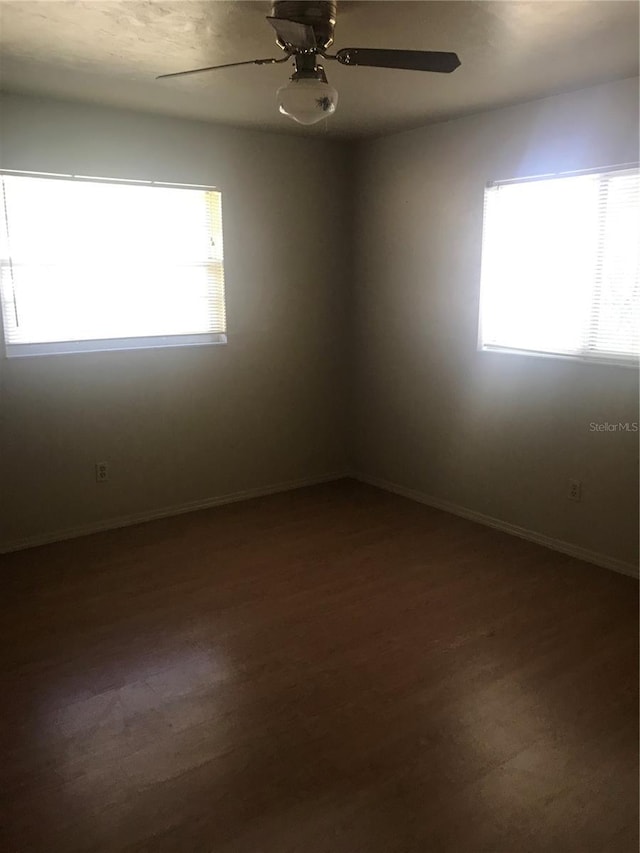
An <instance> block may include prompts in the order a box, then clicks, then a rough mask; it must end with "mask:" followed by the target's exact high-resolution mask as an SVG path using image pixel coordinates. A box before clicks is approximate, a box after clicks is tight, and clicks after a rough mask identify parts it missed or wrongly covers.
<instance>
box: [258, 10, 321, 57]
mask: <svg viewBox="0 0 640 853" xmlns="http://www.w3.org/2000/svg"><path fill="white" fill-rule="evenodd" d="M267 21H269V23H270V24H271V26H272V27H273V29H274V30H275V31H276V35H277V36H278V41H279V42H280V43H281V44H283V45H284V46H285V47H293V48H295V49H296V50H315V49H316V47H317V46H318V45H317V43H316V34H315V33H314V31H313V27H312V26H310V25H309V24H301V23H300V22H299V21H289V20H287V19H286V18H274V17H271V16H269V15H268V16H267Z"/></svg>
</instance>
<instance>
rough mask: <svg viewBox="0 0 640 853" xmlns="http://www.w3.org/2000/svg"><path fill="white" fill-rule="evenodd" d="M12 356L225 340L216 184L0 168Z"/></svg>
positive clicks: (2, 276) (1, 287) (0, 249)
mask: <svg viewBox="0 0 640 853" xmlns="http://www.w3.org/2000/svg"><path fill="white" fill-rule="evenodd" d="M2 195H3V199H2V201H3V205H2V213H1V214H0V222H1V223H2V232H1V234H0V240H1V243H0V291H1V296H2V316H3V323H4V333H5V344H6V351H7V355H9V356H12V355H35V354H46V353H55V352H82V351H91V350H104V349H138V348H143V347H158V346H181V345H189V344H202V343H221V342H224V341H225V340H226V338H225V332H226V324H225V304H224V268H223V252H222V209H221V197H220V193H219V192H218V191H216V190H213V189H203V188H194V187H182V186H171V185H162V184H155V183H154V184H152V183H145V182H139V183H127V182H118V181H107V180H100V179H91V178H87V179H85V178H82V179H76V178H71V177H70V176H61V177H58V176H41V175H24V174H8V173H5V174H3V175H2Z"/></svg>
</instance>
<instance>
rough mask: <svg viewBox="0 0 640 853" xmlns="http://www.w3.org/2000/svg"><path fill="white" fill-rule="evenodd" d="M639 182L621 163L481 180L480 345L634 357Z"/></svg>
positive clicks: (638, 336) (639, 320)
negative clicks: (600, 168)
mask: <svg viewBox="0 0 640 853" xmlns="http://www.w3.org/2000/svg"><path fill="white" fill-rule="evenodd" d="M639 185H640V179H639V174H638V169H637V168H620V169H616V170H607V171H600V172H590V173H582V174H573V175H567V176H564V177H554V178H540V179H531V180H525V181H506V182H504V183H496V184H494V185H491V186H489V187H488V188H487V190H486V193H485V214H484V237H483V248H482V286H481V300H480V334H479V345H480V347H481V348H482V349H484V350H503V351H504V350H507V351H518V352H528V353H537V354H549V355H557V356H572V357H577V358H584V359H594V360H598V361H612V362H627V363H633V362H634V361H637V358H638V355H639V353H640V288H639V267H640V242H639V239H638V237H639V234H640V216H639Z"/></svg>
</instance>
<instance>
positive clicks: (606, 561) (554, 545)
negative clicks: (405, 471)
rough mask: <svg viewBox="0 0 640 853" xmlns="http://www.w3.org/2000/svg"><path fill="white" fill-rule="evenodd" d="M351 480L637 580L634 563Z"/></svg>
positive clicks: (384, 485) (364, 478)
mask: <svg viewBox="0 0 640 853" xmlns="http://www.w3.org/2000/svg"><path fill="white" fill-rule="evenodd" d="M351 476H352V477H353V478H354V479H356V480H359V481H360V482H361V483H368V484H369V485H370V486H375V487H376V488H378V489H384V491H386V492H393V494H396V495H401V496H402V497H404V498H409V499H410V500H412V501H417V502H418V503H422V504H426V505H427V506H431V507H433V508H434V509H441V510H444V512H450V513H452V514H453V515H459V516H461V517H462V518H467V519H469V520H470V521H476V522H477V523H478V524H484V525H486V526H487V527H494V528H495V529H496V530H501V531H502V532H503V533H509V534H511V535H512V536H519V537H520V539H527V540H528V541H529V542H535V543H536V545H543V546H544V547H545V548H550V549H551V550H552V551H560V552H561V553H562V554H568V555H569V556H570V557H576V558H577V559H578V560H584V561H585V562H587V563H594V564H595V565H596V566H602V567H603V568H605V569H611V570H613V571H614V572H619V573H620V574H623V575H629V576H631V577H632V578H637V577H638V566H634V565H633V563H627V562H625V561H624V560H618V559H616V558H615V557H609V556H608V555H607V554H599V553H598V552H597V551H590V550H589V549H588V548H582V547H580V546H579V545H574V544H573V543H571V542H564V541H563V540H562V539H554V538H553V537H551V536H545V535H544V534H543V533H537V532H536V531H535V530H527V528H525V527H518V525H516V524H510V523H509V522H508V521H502V520H501V519H499V518H493V517H492V516H490V515H484V513H482V512H476V511H475V510H473V509H468V508H467V507H464V506H459V505H458V504H454V503H451V502H450V501H444V500H441V499H440V498H434V497H432V496H431V495H426V494H424V493H423V492H418V491H416V490H415V489H408V488H406V487H405V486H399V485H398V484H397V483H391V482H389V481H388V480H382V479H380V478H378V477H369V476H368V475H366V474H352V475H351Z"/></svg>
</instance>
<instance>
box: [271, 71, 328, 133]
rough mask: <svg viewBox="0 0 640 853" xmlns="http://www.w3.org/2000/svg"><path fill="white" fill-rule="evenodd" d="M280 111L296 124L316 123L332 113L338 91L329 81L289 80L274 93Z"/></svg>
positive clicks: (311, 79)
mask: <svg viewBox="0 0 640 853" xmlns="http://www.w3.org/2000/svg"><path fill="white" fill-rule="evenodd" d="M276 100H277V103H278V109H279V110H280V112H281V113H282V114H283V115H285V116H288V117H289V118H291V119H293V120H294V121H297V122H298V124H307V125H308V124H316V122H319V121H322V119H323V118H328V117H329V116H331V115H333V113H334V112H335V111H336V107H337V105H338V93H337V91H336V90H335V89H334V88H333V86H331V85H330V84H329V83H325V82H324V81H323V80H317V79H313V78H302V79H299V80H291V81H290V82H289V83H287V85H286V86H281V87H280V88H279V89H278V91H277V93H276Z"/></svg>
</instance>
